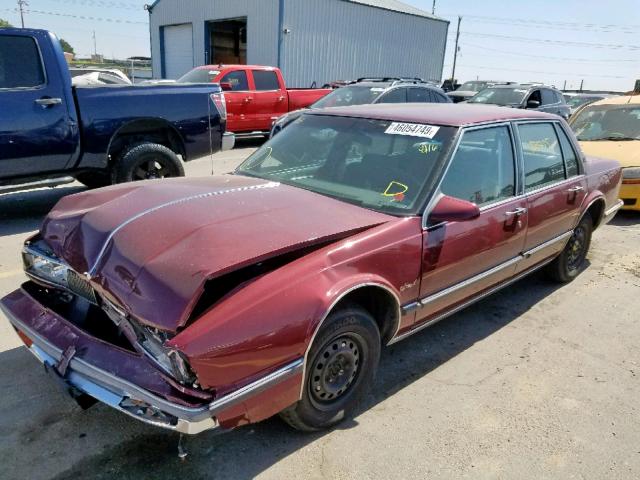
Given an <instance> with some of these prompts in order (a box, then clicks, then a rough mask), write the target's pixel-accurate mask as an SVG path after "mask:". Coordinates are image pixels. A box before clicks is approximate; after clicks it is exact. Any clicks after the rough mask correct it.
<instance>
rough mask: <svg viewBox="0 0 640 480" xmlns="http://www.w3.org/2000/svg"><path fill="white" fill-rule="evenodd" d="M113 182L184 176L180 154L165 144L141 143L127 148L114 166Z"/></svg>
mask: <svg viewBox="0 0 640 480" xmlns="http://www.w3.org/2000/svg"><path fill="white" fill-rule="evenodd" d="M112 174H113V183H124V182H134V181H137V180H150V179H155V178H167V177H184V167H183V166H182V162H181V161H180V159H179V158H178V156H177V155H176V154H175V153H174V152H173V151H172V150H170V149H168V148H167V147H165V146H164V145H160V144H158V143H140V144H138V145H134V146H132V147H130V148H129V149H127V150H125V151H124V153H123V154H122V156H121V157H120V160H118V162H117V163H116V164H115V165H114V167H113V171H112Z"/></svg>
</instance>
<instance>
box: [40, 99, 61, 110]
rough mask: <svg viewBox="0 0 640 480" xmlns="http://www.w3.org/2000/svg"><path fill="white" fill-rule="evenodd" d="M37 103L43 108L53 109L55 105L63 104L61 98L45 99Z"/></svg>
mask: <svg viewBox="0 0 640 480" xmlns="http://www.w3.org/2000/svg"><path fill="white" fill-rule="evenodd" d="M36 103H37V104H38V105H40V106H41V107H42V108H47V107H51V106H53V105H60V104H61V103H62V99H61V98H51V97H43V98H38V99H36Z"/></svg>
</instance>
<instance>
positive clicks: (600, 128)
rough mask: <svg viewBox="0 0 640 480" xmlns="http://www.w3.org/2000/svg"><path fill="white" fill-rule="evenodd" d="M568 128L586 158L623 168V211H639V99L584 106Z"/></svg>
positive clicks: (618, 98)
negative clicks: (607, 160)
mask: <svg viewBox="0 0 640 480" xmlns="http://www.w3.org/2000/svg"><path fill="white" fill-rule="evenodd" d="M571 128H573V130H574V131H575V132H576V135H577V137H578V141H579V142H580V146H581V147H582V149H583V150H584V151H585V152H586V153H587V154H589V155H598V156H602V157H608V158H614V159H616V160H617V161H619V162H620V163H621V164H622V167H623V168H622V187H621V188H620V198H621V199H622V201H623V202H624V206H623V207H622V208H623V209H625V210H635V211H640V95H635V96H624V97H612V98H606V99H604V100H600V101H598V102H594V103H591V104H589V105H586V106H584V107H582V108H581V109H580V110H578V112H576V114H575V115H574V116H573V117H572V118H571Z"/></svg>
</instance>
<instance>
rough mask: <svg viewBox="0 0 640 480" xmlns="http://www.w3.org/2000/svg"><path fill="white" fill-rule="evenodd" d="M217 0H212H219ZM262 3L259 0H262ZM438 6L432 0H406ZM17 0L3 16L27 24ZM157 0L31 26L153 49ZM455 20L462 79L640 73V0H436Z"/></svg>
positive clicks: (126, 2)
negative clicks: (152, 12) (150, 10)
mask: <svg viewBox="0 0 640 480" xmlns="http://www.w3.org/2000/svg"><path fill="white" fill-rule="evenodd" d="M183 1H189V0H183ZM212 1H213V0H212ZM257 1H260V0H257ZM404 1H405V2H406V3H409V4H411V5H413V6H415V7H418V8H421V9H423V10H426V11H428V12H430V11H431V8H432V5H433V1H432V0H404ZM16 3H17V2H16V1H15V0H0V18H4V19H7V20H9V21H10V22H11V23H13V24H14V25H19V24H20V16H19V14H18V13H17V12H16V11H15V5H16ZM145 3H152V2H151V0H147V2H144V1H136V0H28V4H29V6H28V7H27V14H26V16H25V25H26V26H28V27H33V28H46V29H49V30H52V31H54V32H56V33H57V34H58V35H59V36H61V37H62V38H64V39H65V40H67V41H68V42H69V43H71V45H72V46H73V47H74V48H75V50H76V53H78V54H79V55H81V56H88V55H89V54H91V53H92V52H93V38H92V37H93V31H94V30H95V34H96V44H97V50H98V53H102V54H103V55H105V56H106V57H108V58H112V57H114V56H115V57H118V58H126V57H129V56H134V55H142V56H147V55H149V27H148V15H147V12H145V11H144V9H143V6H144V4H145ZM436 15H438V16H441V17H443V18H446V19H447V20H450V21H451V24H450V27H449V36H448V38H447V52H446V56H445V65H444V69H445V70H444V74H443V76H444V77H450V76H451V69H452V63H453V52H454V43H455V32H456V24H457V17H458V15H460V16H462V23H461V28H460V42H459V52H458V59H457V65H456V78H458V79H459V80H462V81H464V80H475V79H477V78H479V79H488V80H511V81H521V82H524V81H540V82H545V83H550V84H552V85H556V86H557V87H559V88H562V87H564V85H565V82H566V87H567V88H579V87H580V83H581V81H584V88H585V89H594V90H595V89H607V90H630V89H631V88H632V87H633V84H634V81H635V79H640V0H609V1H608V2H602V1H597V2H596V1H595V0H535V1H530V0H482V1H478V0H436Z"/></svg>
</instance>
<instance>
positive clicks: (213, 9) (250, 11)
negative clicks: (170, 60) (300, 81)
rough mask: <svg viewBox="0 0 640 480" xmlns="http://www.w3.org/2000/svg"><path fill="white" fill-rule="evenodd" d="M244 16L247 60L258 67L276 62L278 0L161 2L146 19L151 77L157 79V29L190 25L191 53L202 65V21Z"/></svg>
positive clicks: (203, 44) (158, 38)
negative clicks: (149, 36)
mask: <svg viewBox="0 0 640 480" xmlns="http://www.w3.org/2000/svg"><path fill="white" fill-rule="evenodd" d="M237 17H247V61H248V62H249V63H255V64H258V65H275V64H276V63H277V62H278V0H188V1H184V0H161V1H160V2H158V3H157V4H156V6H155V7H154V8H153V11H152V13H151V15H150V16H149V28H150V29H151V57H152V67H153V76H154V77H155V78H160V72H161V61H162V60H161V58H162V56H161V52H160V50H161V47H160V27H161V26H164V25H177V24H183V23H192V24H193V53H194V61H195V63H196V65H195V66H197V65H203V64H204V63H205V38H204V35H205V22H206V21H208V20H225V19H231V18H237Z"/></svg>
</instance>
